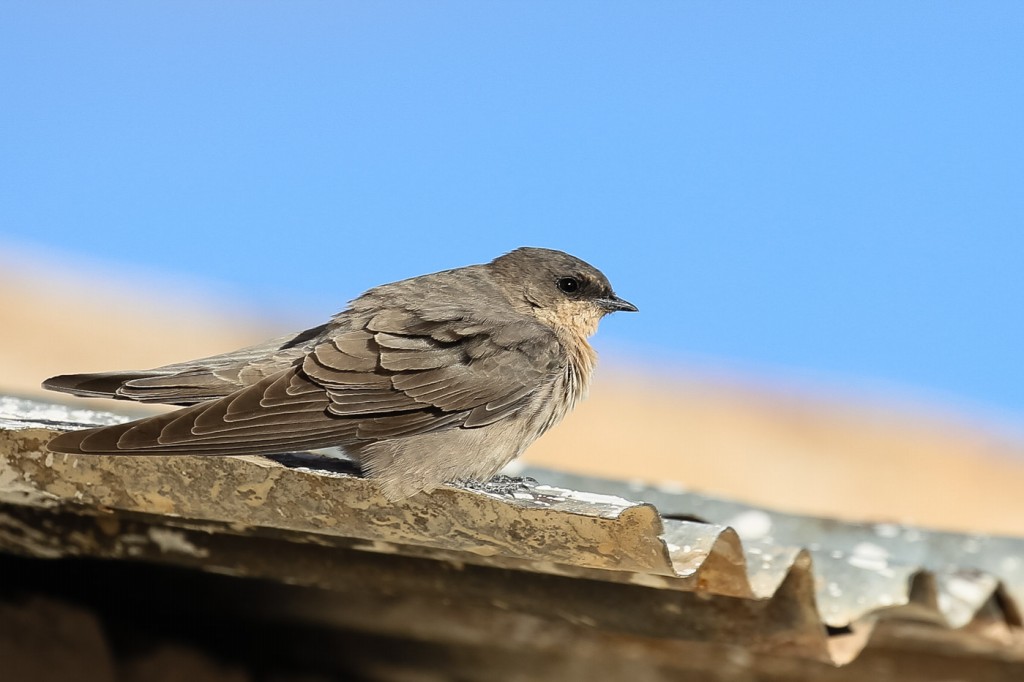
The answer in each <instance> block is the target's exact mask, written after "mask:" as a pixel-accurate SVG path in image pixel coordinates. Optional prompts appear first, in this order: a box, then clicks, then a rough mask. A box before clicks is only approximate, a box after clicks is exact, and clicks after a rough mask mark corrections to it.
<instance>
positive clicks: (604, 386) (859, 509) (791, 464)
mask: <svg viewBox="0 0 1024 682" xmlns="http://www.w3.org/2000/svg"><path fill="white" fill-rule="evenodd" d="M55 272H59V273H60V274H59V275H56V276H55V275H54V274H53V273H55ZM176 290H177V288H176V287H175V286H173V285H172V284H171V283H166V282H163V283H161V282H158V281H156V280H149V281H147V280H146V278H145V277H144V276H140V275H139V274H138V273H136V274H135V275H134V276H125V275H123V274H122V275H120V276H118V277H113V276H108V274H106V273H102V272H98V271H96V270H95V269H88V268H85V267H83V268H81V269H79V270H75V269H70V270H69V268H68V267H67V264H66V263H60V264H56V263H49V262H45V261H40V260H32V258H29V257H26V256H25V255H24V254H19V255H17V256H13V255H12V254H10V253H8V254H6V255H0V391H3V392H9V393H16V394H21V395H27V396H32V397H45V398H49V399H53V400H64V399H65V396H61V395H60V394H51V393H48V392H44V391H42V390H41V389H39V382H40V381H41V380H42V379H43V378H45V377H48V376H50V375H53V374H60V373H70V372H88V371H102V370H111V369H130V368H146V367H152V366H157V365H161V364H165V363H169V362H176V361H181V360H185V359H189V358H194V357H199V356H202V355H209V354H213V353H217V352H222V351H226V350H231V349H233V348H237V347H240V346H242V345H246V344H249V343H253V342H256V341H260V340H263V339H265V338H269V337H270V336H272V335H277V334H280V333H283V332H286V331H291V329H290V327H291V326H293V325H288V324H285V325H280V324H276V323H274V322H273V321H268V320H260V319H257V318H255V317H253V316H244V315H239V314H238V313H237V312H233V311H232V309H231V306H230V305H229V302H228V301H225V300H217V299H214V300H213V301H210V300H208V299H207V302H206V303H197V302H196V301H197V300H198V301H202V300H204V297H203V296H202V292H191V293H190V292H181V291H180V290H178V291H177V293H175V291H176ZM197 297H198V298H197ZM342 304H343V302H341V301H339V307H340V306H341V305H342ZM319 321H320V320H309V321H308V322H309V325H310V326H311V325H312V324H314V323H317V322H319ZM67 400H68V401H72V400H74V399H71V398H67ZM82 402H83V404H84V402H85V401H82ZM103 403H106V405H104V404H103ZM88 404H90V405H91V406H93V407H112V408H116V409H121V410H131V409H138V408H136V407H135V406H133V405H131V404H129V403H121V402H116V403H115V402H113V401H88ZM527 459H528V461H529V462H531V463H535V464H539V465H543V466H548V467H555V468H563V469H568V470H574V471H578V472H584V473H591V474H599V475H603V476H611V477H621V478H629V479H645V480H648V481H674V482H677V483H679V484H682V485H683V486H685V487H687V488H690V489H694V490H698V491H701V492H705V493H708V494H713V495H717V496H722V497H729V498H735V499H740V500H744V501H747V502H752V503H756V504H760V505H765V506H771V507H774V508H778V509H783V510H788V511H794V512H804V513H810V514H820V515H828V516H836V517H842V518H846V519H856V520H884V521H902V522H912V523H918V524H922V525H927V526H933V527H940V528H947V529H955V530H965V531H979V532H997V533H1005V534H1017V535H1019V534H1021V533H1022V532H1024V440H1022V439H1021V438H1020V437H1019V436H1017V435H1013V434H1012V433H1011V432H1009V431H1003V430H1000V429H997V428H996V427H995V426H993V425H990V424H989V425H986V424H985V423H983V422H981V421H980V420H977V419H973V418H971V417H970V416H968V415H959V414H953V413H950V412H946V411H939V410H938V409H936V408H929V407H926V406H922V405H911V404H907V403H906V402H903V403H896V402H893V403H892V404H887V405H883V404H876V403H865V402H862V401H858V400H856V399H854V398H852V397H847V398H841V397H837V396H833V395H817V394H815V393H814V392H813V391H810V390H805V391H803V392H796V391H793V390H784V389H782V388H781V387H772V386H768V385H764V384H763V383H762V384H758V383H757V382H755V381H754V380H749V381H747V380H744V379H742V378H736V377H733V378H730V379H728V380H725V379H721V378H714V377H712V376H710V375H708V374H706V373H704V374H701V373H698V372H687V371H686V369H685V368H680V369H679V370H678V371H676V372H675V373H674V374H673V375H671V376H661V377H658V378H654V377H653V376H652V375H651V374H650V373H649V372H648V371H647V370H643V369H630V367H629V366H626V365H623V364H622V363H621V361H620V362H619V363H618V364H616V363H615V362H609V361H608V359H607V358H606V359H605V362H604V363H603V364H601V365H600V366H599V369H598V377H597V380H596V381H595V384H594V386H593V389H592V391H591V396H590V399H589V400H588V401H586V402H585V403H584V404H583V405H582V406H581V407H580V408H578V409H577V410H576V412H575V413H574V414H572V415H571V416H570V417H569V418H568V419H567V420H566V421H565V422H564V423H563V424H562V425H560V426H559V427H558V428H557V429H555V430H554V431H552V432H551V433H549V434H547V435H546V436H545V437H544V438H542V439H541V440H540V441H539V442H538V443H536V444H535V445H534V446H533V447H532V448H531V449H530V451H529V453H528V455H527Z"/></svg>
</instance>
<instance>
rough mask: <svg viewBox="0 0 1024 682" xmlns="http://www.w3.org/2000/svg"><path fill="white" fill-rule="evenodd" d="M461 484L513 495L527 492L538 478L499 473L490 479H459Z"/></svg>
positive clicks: (495, 493)
mask: <svg viewBox="0 0 1024 682" xmlns="http://www.w3.org/2000/svg"><path fill="white" fill-rule="evenodd" d="M458 483H459V485H461V486H462V487H463V488H468V489H470V490H479V491H480V492H482V493H491V494H492V495H507V496H512V495H514V494H516V493H521V492H527V491H529V490H530V489H531V488H533V487H534V486H535V485H537V479H535V478H530V477H529V476H521V477H520V476H506V475H504V474H498V475H497V476H494V477H493V478H491V479H490V480H488V481H459V482H458Z"/></svg>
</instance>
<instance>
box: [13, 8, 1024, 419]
mask: <svg viewBox="0 0 1024 682" xmlns="http://www.w3.org/2000/svg"><path fill="white" fill-rule="evenodd" d="M1021 36H1024V4H1022V3H1017V2H1005V3H999V2H972V3H966V2H956V3H954V2H899V3H894V2H888V1H887V2H858V3H819V2H786V3H753V2H748V3H731V2H690V3H687V2H667V3H625V2H623V3H602V2H578V3H577V2H557V3H550V2H532V3H530V2H504V3H496V2H465V3H457V2H430V3H426V2H386V3H377V2H367V3H359V4H356V3H344V2H316V3H313V2H295V1H292V2H210V1H204V2H173V3H172V2H150V3H117V2H104V3H81V2H63V3H62V2H47V3H13V2H9V3H5V4H4V7H3V21H2V22H0V91H2V93H3V94H2V95H0V98H2V106H0V241H2V240H3V239H4V238H7V239H13V240H17V241H21V242H29V243H31V244H35V245H38V246H41V247H52V248H56V249H59V250H61V251H63V252H65V253H68V254H72V255H81V256H82V257H87V258H90V259H100V260H102V261H103V262H106V263H108V264H110V266H111V267H112V268H116V267H117V265H118V264H126V265H130V266H131V268H132V269H133V270H135V269H137V268H138V267H145V268H151V269H152V270H153V271H154V272H159V273H162V274H164V273H170V274H174V275H180V276H182V277H183V278H198V279H200V280H202V281H206V282H210V283H211V286H216V287H220V288H221V289H222V290H223V289H226V290H228V291H230V292H231V293H232V295H233V296H236V298H237V299H238V300H239V301H240V302H242V303H244V304H245V305H246V306H248V307H249V308H251V309H265V310H268V311H274V312H276V313H278V314H281V313H286V314H287V315H288V316H289V317H290V318H291V319H293V320H304V321H308V322H310V323H313V322H317V321H319V320H320V319H321V318H322V317H323V316H325V315H327V314H330V313H332V312H334V311H336V310H338V309H340V308H341V307H342V305H343V304H344V302H345V301H346V300H348V299H349V298H352V297H353V296H355V295H357V294H358V293H360V292H361V291H362V290H364V289H366V288H368V287H370V286H372V285H374V284H377V283H380V282H383V281H388V280H392V279H397V278H400V277H406V276H412V275H416V274H421V273H424V272H429V271H434V270H438V269H442V268H447V267H453V266H458V265H464V264H468V263H473V262H481V261H485V260H489V259H490V258H492V257H493V256H495V255H497V254H499V253H501V252H503V251H506V250H509V249H511V248H514V247H515V246H519V245H523V244H529V245H539V246H549V247H555V248H560V249H564V250H566V251H569V252H572V253H574V254H576V255H578V256H581V257H583V258H585V259H587V260H589V261H591V262H592V263H594V264H595V265H597V266H598V267H600V268H602V269H603V270H604V271H605V272H606V273H607V274H608V275H609V276H610V278H611V279H612V282H613V283H614V284H615V285H616V288H617V289H618V290H619V293H620V294H621V295H622V296H624V297H626V298H628V299H630V300H632V301H634V302H635V303H636V304H637V305H638V306H640V308H641V311H642V312H641V314H640V315H630V316H627V315H620V316H615V317H613V318H612V319H610V320H608V321H607V323H606V324H605V325H604V326H603V329H602V332H601V334H600V335H599V340H598V346H599V348H601V347H603V348H605V349H609V350H611V351H613V352H614V353H618V354H620V355H621V354H628V355H631V356H632V357H634V358H637V359H639V360H641V361H642V362H644V363H653V362H656V361H659V360H661V359H668V360H670V361H672V362H677V363H680V364H681V365H684V366H685V365H686V364H688V363H689V364H692V363H698V364H703V365H706V366H710V367H736V368H742V369H744V370H751V371H754V372H755V373H757V372H762V373H765V374H767V375H771V376H778V377H787V376H801V377H808V376H810V377H815V378H818V379H821V380H822V381H824V382H826V383H829V384H831V385H833V386H835V387H839V388H842V387H844V386H855V385H863V384H865V383H867V384H877V385H880V386H894V387H901V389H900V390H908V391H911V392H920V393H922V394H925V395H934V396H939V397H940V398H941V399H942V400H950V401H953V402H958V401H960V402H963V403H965V404H972V405H976V406H980V407H981V408H983V409H991V410H995V411H1001V412H1003V413H1006V414H1009V415H1011V416H1013V417H1014V418H1020V419H1022V420H1024V362H1022V349H1024V318H1022V312H1021V311H1022V299H1024V275H1022V265H1024V40H1022V38H1021Z"/></svg>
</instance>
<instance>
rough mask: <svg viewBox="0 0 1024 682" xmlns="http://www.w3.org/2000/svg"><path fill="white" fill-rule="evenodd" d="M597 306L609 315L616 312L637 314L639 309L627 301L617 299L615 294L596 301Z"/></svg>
mask: <svg viewBox="0 0 1024 682" xmlns="http://www.w3.org/2000/svg"><path fill="white" fill-rule="evenodd" d="M597 304H598V305H599V306H601V307H602V308H603V309H604V310H605V311H606V312H609V313H614V312H616V311H618V310H621V311H623V312H627V313H636V312H639V309H638V308H637V307H636V306H635V305H633V304H632V303H630V302H629V301H626V300H623V299H621V298H619V297H618V296H616V295H615V294H612V295H611V296H609V297H608V298H599V299H597Z"/></svg>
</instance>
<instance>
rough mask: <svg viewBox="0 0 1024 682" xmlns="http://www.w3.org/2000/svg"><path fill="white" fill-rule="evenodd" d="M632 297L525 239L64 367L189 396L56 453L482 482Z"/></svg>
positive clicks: (394, 491) (132, 396)
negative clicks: (334, 300)
mask: <svg viewBox="0 0 1024 682" xmlns="http://www.w3.org/2000/svg"><path fill="white" fill-rule="evenodd" d="M617 310H628V311H636V307H635V306H634V305H633V304H631V303H629V302H627V301H624V300H622V299H621V298H619V297H618V296H616V295H615V293H614V292H613V291H612V287H611V284H609V282H608V279H607V278H606V277H605V276H604V275H603V274H601V272H600V271H598V270H597V269H596V268H594V267H593V266H591V265H589V264H587V263H585V262H583V261H582V260H580V259H578V258H574V257H573V256H570V255H569V254H566V253H562V252H561V251H553V250H549V249H539V248H520V249H516V250H515V251H512V252H511V253H508V254H505V255H504V256H501V257H499V258H497V259H495V260H493V261H492V262H490V263H486V264H483V265H470V266H468V267H464V268H456V269H454V270H445V271H443V272H437V273H434V274H430V275H423V276H421V277H413V278H412V279H406V280H402V281H399V282H394V283H392V284H385V285H383V286H379V287H376V288H374V289H371V290H369V291H367V292H366V293H365V294H363V295H362V296H360V297H359V298H357V299H355V300H354V301H352V302H351V304H350V305H349V306H348V308H347V309H345V310H344V311H343V312H341V313H339V314H337V315H335V316H334V317H333V318H332V319H331V320H330V321H329V322H327V323H326V324H322V325H320V326H318V327H313V328H312V329H308V330H306V331H304V332H301V333H299V334H290V335H288V336H285V337H282V338H278V339H274V340H272V341H269V342H267V343H264V344H260V345H258V346H252V347H249V348H243V349H242V350H238V351H234V352H231V353H226V354H224V355H216V356H213V357H209V358H203V359H200V360H193V361H191V362H183V363H178V364H174V365H167V366H165V367H158V368H156V369H151V370H145V371H135V372H131V371H125V372H109V373H100V374H71V375H63V376H57V377H53V378H51V379H47V380H46V381H45V382H44V383H43V387H44V388H48V389H52V390H55V391H63V392H65V393H71V394H74V395H79V396H101V397H112V398H121V399H124V400H135V401H139V402H144V403H171V404H176V405H186V406H187V407H184V408H183V409H180V410H177V411H174V412H169V413H166V414H161V415H157V416H153V417H148V418H145V419H139V420H137V421H133V422H128V423H126V424H120V425H117V426H105V427H101V428H93V429H85V430H81V431H72V432H69V433H64V434H62V435H59V436H57V437H56V438H54V439H53V440H52V441H51V442H50V443H49V448H50V450H52V451H53V452H59V453H72V454H102V455H116V454H124V455H240V454H276V453H283V452H295V451H297V450H305V449H312V448H324V447H331V446H338V447H340V448H342V449H343V450H344V451H345V452H346V453H347V454H349V455H351V456H354V457H356V458H358V459H359V461H360V464H361V466H362V469H363V471H364V473H365V474H366V475H368V476H370V477H371V478H373V479H374V480H376V481H377V482H379V484H380V487H381V490H382V492H383V493H384V495H386V496H387V497H388V498H389V499H391V500H400V499H403V498H406V497H409V496H411V495H414V494H416V493H418V492H421V491H430V490H433V489H434V488H436V487H438V486H439V485H441V484H443V483H446V482H452V481H486V480H488V479H490V478H491V477H492V476H493V475H494V474H496V473H497V472H498V471H499V470H500V469H501V468H502V467H503V466H505V465H506V464H508V463H509V462H510V461H512V460H513V459H514V458H515V457H517V456H518V455H520V454H521V453H522V452H523V451H524V450H526V448H527V447H528V446H529V445H530V444H531V443H533V441H535V440H536V439H537V438H538V437H540V435H541V434H543V433H544V432H545V431H547V430H548V429H549V428H551V427H552V426H554V425H555V424H557V423H558V422H559V421H561V419H562V418H563V417H564V416H565V415H566V414H567V413H568V412H569V411H570V410H571V409H572V408H573V407H574V406H575V405H576V403H577V402H578V401H579V400H580V399H582V398H583V397H584V396H585V395H586V393H587V388H588V386H589V384H590V378H591V374H592V372H593V369H594V363H595V360H596V354H595V352H594V350H593V348H591V346H590V344H589V343H588V342H587V338H588V337H589V336H591V335H592V334H593V333H594V332H595V331H596V330H597V324H598V321H599V320H600V319H601V318H602V317H603V316H604V315H606V314H608V313H611V312H614V311H617Z"/></svg>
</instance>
